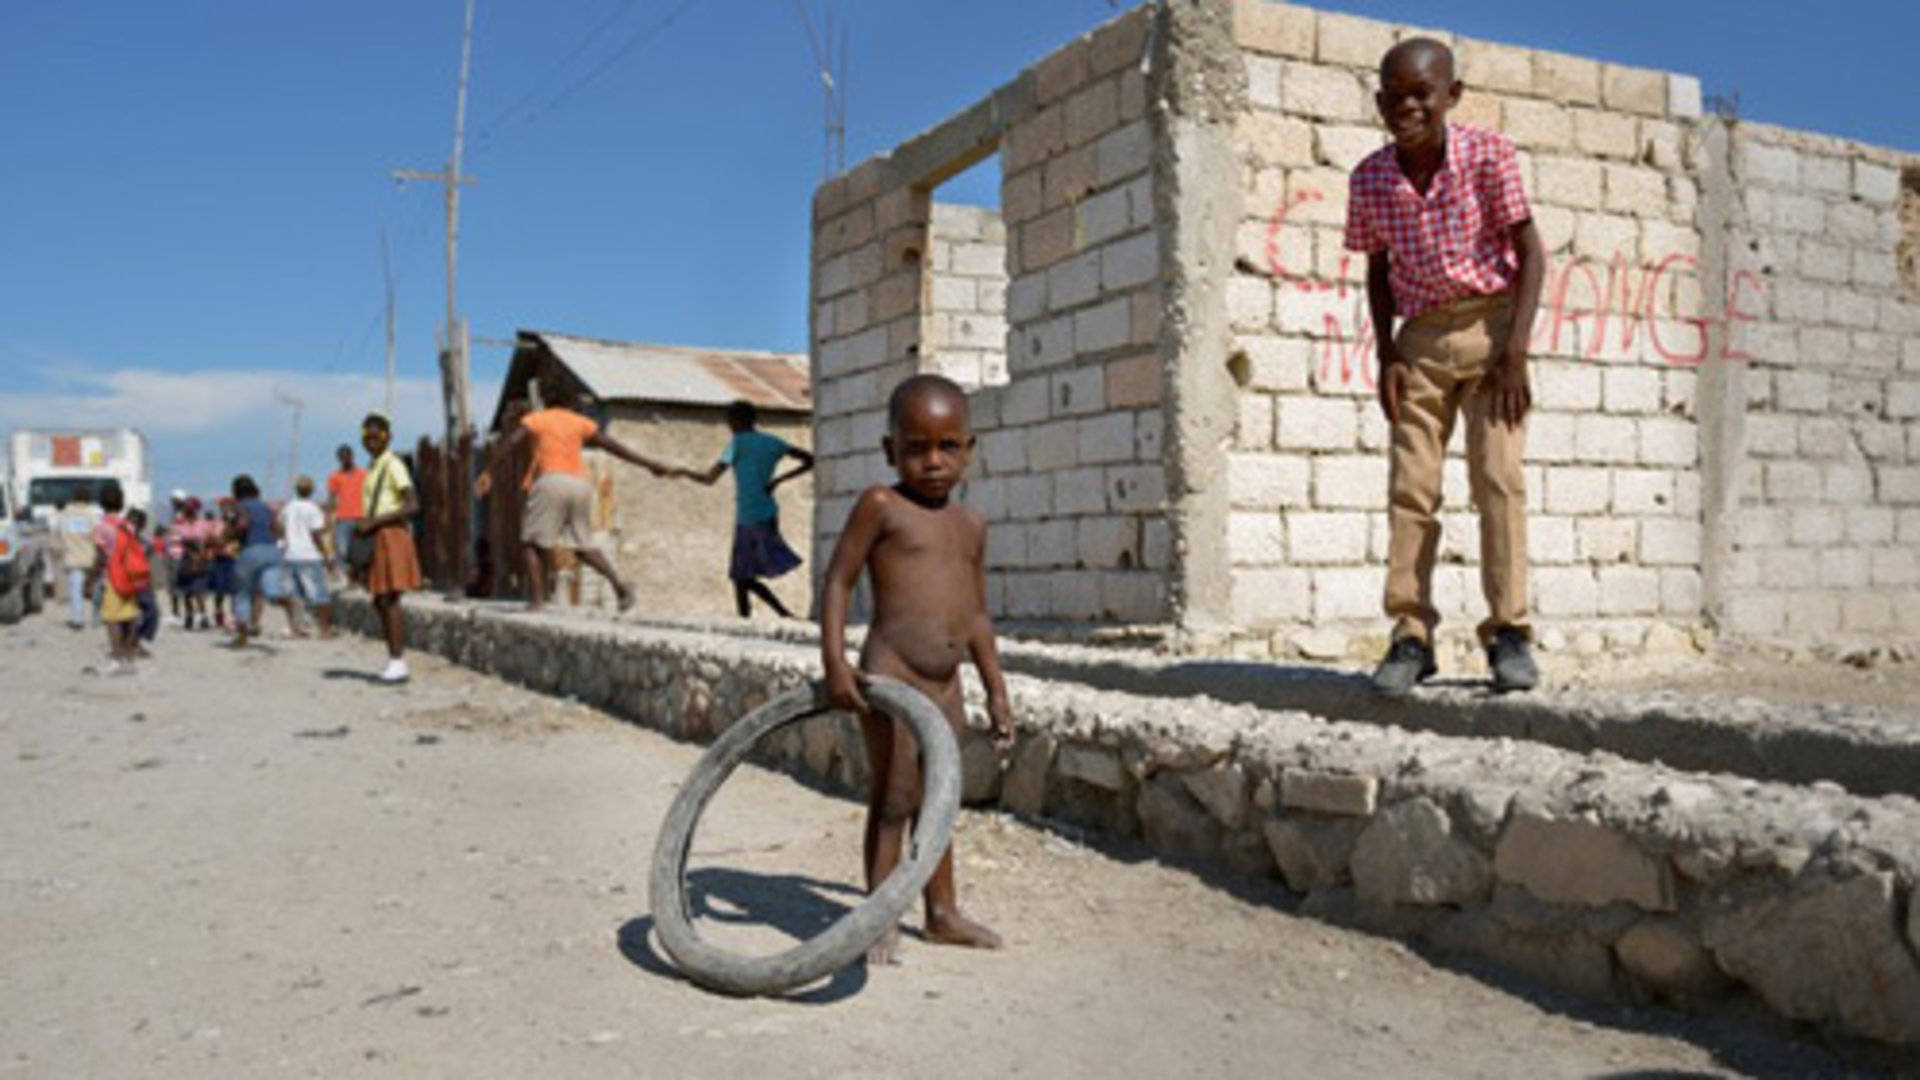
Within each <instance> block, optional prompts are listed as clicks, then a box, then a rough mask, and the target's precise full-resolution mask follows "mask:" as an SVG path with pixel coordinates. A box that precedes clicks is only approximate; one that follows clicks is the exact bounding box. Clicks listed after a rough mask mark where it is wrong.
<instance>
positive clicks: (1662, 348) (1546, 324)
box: [1264, 189, 1767, 390]
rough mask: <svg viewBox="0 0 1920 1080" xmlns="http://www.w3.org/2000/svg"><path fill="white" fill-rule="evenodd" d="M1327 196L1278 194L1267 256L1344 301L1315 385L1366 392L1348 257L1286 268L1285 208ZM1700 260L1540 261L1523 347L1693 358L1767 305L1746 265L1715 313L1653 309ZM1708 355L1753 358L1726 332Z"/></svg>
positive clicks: (1359, 310) (1315, 289)
mask: <svg viewBox="0 0 1920 1080" xmlns="http://www.w3.org/2000/svg"><path fill="white" fill-rule="evenodd" d="M1325 198H1326V196H1325V195H1324V194H1322V193H1321V192H1319V191H1314V190H1312V189H1306V190H1302V191H1299V192H1295V193H1294V194H1293V195H1292V196H1291V197H1289V198H1286V199H1282V200H1281V202H1280V204H1279V205H1278V206H1277V207H1275V208H1274V211H1273V215H1272V217H1271V218H1269V219H1268V222H1267V235H1266V249H1265V252H1264V254H1265V256H1266V263H1267V270H1268V272H1269V273H1271V274H1272V276H1273V279H1274V281H1275V282H1276V283H1277V284H1279V285H1280V286H1281V287H1282V288H1289V287H1290V288H1293V289H1296V290H1299V291H1301V292H1304V293H1322V294H1326V293H1331V294H1332V297H1331V299H1332V300H1333V301H1334V302H1335V303H1336V304H1338V303H1343V302H1344V303H1347V305H1348V306H1347V307H1346V308H1345V309H1344V310H1340V311H1339V312H1338V313H1337V314H1336V313H1335V312H1334V311H1325V312H1323V313H1322V314H1321V317H1320V322H1321V329H1320V344H1319V347H1318V349H1317V350H1316V358H1315V367H1316V370H1317V372H1318V379H1319V381H1320V382H1321V383H1322V384H1323V385H1324V384H1337V385H1341V386H1352V385H1354V382H1355V380H1356V378H1357V379H1358V381H1359V384H1360V385H1361V386H1363V387H1365V388H1366V389H1369V390H1371V389H1372V388H1373V386H1374V355H1373V347H1374V333H1375V330H1374V326H1373V318H1372V314H1371V312H1369V311H1368V309H1367V302H1366V289H1365V288H1364V287H1363V286H1356V285H1354V284H1352V283H1351V282H1350V281H1348V280H1347V279H1348V276H1349V273H1350V271H1351V270H1352V269H1353V265H1354V262H1355V255H1354V253H1353V252H1342V253H1341V254H1340V260H1339V263H1338V264H1337V266H1336V268H1335V270H1334V278H1333V280H1331V281H1328V280H1323V279H1319V278H1314V277H1308V276H1303V275H1300V274H1296V273H1294V272H1293V271H1291V270H1290V269H1288V267H1287V266H1286V265H1285V260H1284V258H1283V257H1282V253H1281V250H1280V239H1281V235H1280V231H1281V228H1282V227H1283V226H1284V225H1285V224H1286V219H1287V214H1288V213H1289V212H1291V211H1292V210H1294V209H1295V208H1297V207H1299V206H1301V205H1303V204H1305V203H1309V202H1318V201H1321V200H1323V199H1325ZM1699 265H1700V260H1699V259H1697V258H1695V257H1694V256H1692V255H1688V254H1685V253H1684V252H1673V253H1670V254H1667V255H1665V256H1662V257H1661V258H1660V259H1658V260H1657V261H1652V262H1641V263H1634V262H1633V261H1632V260H1630V259H1628V258H1627V256H1626V255H1625V254H1624V253H1616V254H1615V255H1614V257H1613V258H1612V259H1611V260H1609V261H1608V262H1606V263H1605V264H1602V263H1600V262H1599V261H1597V260H1595V259H1593V258H1590V257H1588V256H1585V255H1581V256H1575V257H1574V258H1571V259H1565V260H1561V261H1560V262H1559V265H1558V266H1556V265H1554V263H1553V262H1549V263H1548V265H1547V270H1546V280H1545V281H1544V282H1543V283H1542V286H1541V297H1540V313H1539V315H1538V316H1537V317H1536V318H1535V320H1534V324H1533V337H1532V340H1531V347H1532V348H1533V349H1535V350H1545V351H1546V352H1549V353H1552V354H1555V355H1563V356H1564V355H1577V356H1579V357H1581V358H1583V359H1589V360H1597V359H1600V358H1601V357H1602V356H1604V355H1607V354H1609V352H1610V349H1609V344H1608V343H1609V340H1611V341H1612V350H1611V351H1617V352H1620V353H1626V352H1629V351H1630V350H1632V349H1634V348H1635V347H1636V346H1637V345H1638V344H1639V342H1640V335H1641V334H1645V335H1646V342H1647V346H1648V347H1649V348H1650V349H1651V350H1652V352H1653V353H1654V354H1655V355H1657V356H1659V357H1660V359H1662V360H1663V361H1665V362H1667V363H1669V364H1687V365H1692V364H1702V363H1705V362H1706V361H1707V360H1708V359H1709V355H1708V354H1709V353H1710V352H1714V351H1715V350H1714V346H1713V339H1712V336H1711V334H1710V328H1711V327H1714V326H1726V327H1732V326H1734V325H1736V324H1739V323H1750V322H1755V321H1757V320H1758V319H1759V318H1760V312H1761V311H1762V310H1764V308H1765V303H1766V290H1767V286H1766V282H1765V281H1764V280H1763V279H1762V278H1761V277H1760V275H1758V274H1756V273H1754V272H1753V271H1751V270H1737V271H1735V272H1734V274H1733V276H1732V278H1731V280H1730V281H1729V283H1728V289H1727V303H1726V307H1725V310H1724V311H1722V312H1720V313H1718V314H1715V315H1705V316H1692V315H1676V316H1674V317H1672V318H1661V317H1659V316H1658V315H1657V309H1658V307H1659V298H1660V296H1661V289H1662V287H1663V286H1665V285H1667V284H1669V277H1670V276H1674V275H1681V274H1691V273H1694V272H1696V271H1697V270H1698V268H1699ZM1720 337H1721V341H1720V345H1719V348H1718V350H1717V358H1718V359H1720V360H1723V361H1730V362H1734V363H1741V362H1745V361H1749V360H1753V359H1755V357H1754V356H1752V355H1751V354H1749V353H1747V352H1745V351H1743V350H1741V349H1739V348H1738V347H1737V346H1736V344H1735V342H1734V340H1733V338H1734V335H1733V334H1732V333H1725V334H1722V335H1720Z"/></svg>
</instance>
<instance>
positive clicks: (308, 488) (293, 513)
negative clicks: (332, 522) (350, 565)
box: [279, 476, 358, 638]
mask: <svg viewBox="0 0 1920 1080" xmlns="http://www.w3.org/2000/svg"><path fill="white" fill-rule="evenodd" d="M293 491H294V496H295V498H293V499H292V500H291V501H289V502H288V503H287V505H285V506H283V507H281V508H280V528H279V531H280V535H281V537H282V538H283V543H284V544H285V545H286V546H285V548H284V549H283V550H282V552H281V563H280V565H281V571H282V577H283V578H284V579H285V584H286V587H287V591H288V599H289V601H291V599H292V596H293V594H296V593H297V594H298V595H299V597H300V599H301V601H302V602H303V603H304V604H306V606H307V610H308V611H310V612H312V613H313V618H314V621H315V622H317V623H319V626H320V636H321V637H323V638H330V637H332V636H333V600H332V598H330V597H329V596H328V595H327V564H326V561H325V556H324V554H323V548H324V545H325V543H326V536H327V515H326V513H325V512H324V511H322V510H321V509H320V507H319V505H318V504H317V503H315V502H314V501H313V478H312V477H310V476H302V477H300V478H299V479H298V480H295V481H294V482H293ZM355 494H356V495H357V494H358V492H356V493H355Z"/></svg>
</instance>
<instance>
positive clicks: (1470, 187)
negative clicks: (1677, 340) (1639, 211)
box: [1346, 38, 1546, 694]
mask: <svg viewBox="0 0 1920 1080" xmlns="http://www.w3.org/2000/svg"><path fill="white" fill-rule="evenodd" d="M1461 90H1462V87H1461V84H1460V82H1459V80H1457V79H1456V78H1454V65H1453V52H1452V50H1450V49H1448V48H1447V47H1446V46H1445V45H1443V44H1441V43H1440V42H1438V41H1434V40H1432V39H1429V38H1414V39H1411V40H1408V41H1403V42H1401V43H1400V44H1398V45H1396V46H1394V47H1393V48H1392V49H1390V50H1388V52H1387V54H1386V56H1385V57H1384V58H1382V59H1381V61H1380V91H1379V93H1377V94H1375V95H1374V104H1375V105H1376V106H1377V107H1378V108H1379V110H1380V117H1381V119H1383V120H1385V121H1386V125H1387V129H1388V130H1389V131H1390V132H1392V134H1393V142H1392V144H1391V145H1388V146H1385V147H1382V148H1381V149H1380V150H1378V151H1377V152H1375V153H1373V154H1372V155H1370V156H1368V157H1367V159H1366V160H1365V161H1362V162H1361V163H1360V164H1359V166H1358V167H1356V168H1355V169H1354V170H1353V177H1352V180H1351V183H1350V186H1349V189H1348V200H1347V229H1346V246H1347V247H1348V248H1349V249H1351V250H1353V251H1363V252H1366V254H1367V302H1368V305H1369V306H1370V308H1371V310H1372V313H1373V325H1374V327H1375V328H1376V332H1377V336H1378V339H1379V357H1380V377H1379V380H1378V382H1379V394H1380V407H1381V409H1382V410H1384V411H1385V413H1386V416H1387V422H1388V424H1389V425H1391V427H1392V436H1393V438H1392V445H1391V449H1390V450H1389V451H1388V453H1389V463H1390V466H1391V471H1390V477H1391V478H1390V480H1389V482H1388V487H1389V490H1388V510H1387V520H1388V526H1389V543H1388V555H1387V589H1386V609H1387V614H1388V615H1389V616H1390V617H1392V618H1393V620H1394V626H1393V644H1392V646H1391V647H1390V648H1389V649H1388V651H1387V656H1386V659H1384V660H1382V661H1381V662H1380V666H1379V668H1377V669H1376V670H1375V671H1374V675H1373V682H1374V686H1375V687H1376V688H1377V689H1379V690H1380V691H1382V692H1384V693H1390V694H1404V693H1406V692H1407V691H1409V690H1411V689H1412V688H1413V686H1414V684H1415V683H1416V682H1419V681H1420V680H1422V679H1425V678H1427V677H1428V676H1431V675H1432V674H1433V673H1434V671H1435V666H1434V660H1433V628H1434V626H1435V624H1437V623H1438V622H1439V621H1440V614H1439V612H1438V611H1436V610H1435V609H1434V606H1433V561H1434V552H1435V550H1436V549H1437V548H1438V547H1439V543H1440V522H1439V520H1438V519H1437V518H1436V517H1435V514H1436V512H1437V511H1438V510H1439V508H1440V466H1441V461H1442V460H1443V459H1444V458H1445V456H1446V448H1447V439H1448V437H1449V436H1450V435H1452V433H1453V427H1454V423H1455V421H1456V420H1458V419H1461V418H1462V416H1463V414H1464V419H1465V421H1466V427H1467V476H1468V479H1469V481H1470V484H1471V487H1472V495H1473V502H1474V505H1475V506H1476V507H1477V508H1478V509H1479V511H1480V585H1481V589H1482V591H1483V592H1485V594H1486V598H1487V607H1488V609H1489V612H1488V616H1487V619H1486V621H1485V622H1482V623H1481V624H1480V627H1479V636H1480V642H1481V644H1482V645H1484V646H1485V647H1486V649H1487V661H1488V666H1489V667H1490V668H1491V669H1492V671H1493V684H1494V688H1495V689H1496V690H1502V691H1505V690H1524V689H1529V688H1531V687H1532V686H1533V685H1534V684H1535V683H1537V682H1538V681H1539V677H1540V676H1539V670H1538V669H1537V668H1536V667H1535V666H1534V662H1533V656H1532V654H1531V652H1530V651H1529V649H1528V641H1529V640H1530V639H1531V638H1532V633H1531V631H1530V630H1529V628H1528V625H1527V520H1526V488H1525V482H1524V480H1523V479H1522V476H1521V471H1520V458H1521V454H1522V452H1523V450H1524V449H1525V445H1526V416H1527V409H1528V407H1529V406H1530V405H1531V404H1532V392H1531V390H1530V389H1529V388H1528V384H1527V340H1528V338H1529V337H1530V336H1531V335H1532V332H1533V319H1534V313H1535V311H1536V310H1537V309H1538V308H1539V305H1540V282H1541V278H1542V276H1543V274H1544V271H1545V266H1546V253H1545V251H1544V250H1543V249H1542V247H1541V244H1540V234H1539V232H1538V231H1537V230H1536V229H1535V228H1534V225H1533V212H1532V210H1531V209H1529V208H1528V206H1527V194H1526V191H1525V190H1524V189H1523V187H1522V185H1521V180H1520V169H1519V166H1518V165H1517V164H1516V163H1515V160H1514V151H1513V144H1512V143H1510V142H1508V141H1507V140H1506V139H1505V138H1504V137H1502V136H1500V135H1497V134H1494V133H1492V132H1487V131H1480V130H1478V129H1475V128H1470V127H1465V126H1463V125H1459V124H1453V125H1449V124H1448V123H1447V112H1448V110H1450V109H1452V108H1453V107H1454V106H1455V105H1457V104H1459V101H1460V94H1461ZM1395 315H1398V316H1400V318H1401V319H1403V320H1404V322H1403V324H1402V325H1401V327H1400V329H1399V332H1398V333H1395V332H1393V319H1394V316H1395Z"/></svg>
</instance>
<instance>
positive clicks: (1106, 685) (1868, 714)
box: [637, 618, 1920, 797]
mask: <svg viewBox="0 0 1920 1080" xmlns="http://www.w3.org/2000/svg"><path fill="white" fill-rule="evenodd" d="M637 621H639V622H641V623H643V624H645V625H649V626H656V627H660V628H664V629H673V630H684V631H689V632H692V633H702V634H722V635H726V636H730V637H748V638H760V639H766V638H773V639H776V640H780V641H785V642H789V643H792V644H799V645H806V646H808V647H810V648H816V649H817V648H818V647H819V642H820V634H819V630H818V628H816V627H815V626H813V625H812V624H811V623H799V622H786V623H753V624H749V623H742V622H740V621H739V620H738V619H682V618H647V619H641V620H637ZM861 632H862V630H861V628H859V627H852V628H850V629H849V640H850V642H851V643H852V644H853V646H854V647H857V646H858V642H859V639H860V634H861ZM1000 659H1001V662H1002V663H1003V664H1004V665H1005V666H1006V669H1007V670H1008V671H1010V672H1016V673H1019V674H1022V675H1031V676H1033V677H1035V678H1037V679H1047V680H1053V681H1057V682H1069V683H1075V684H1078V685H1081V686H1088V687H1093V688H1096V689H1101V690H1118V691H1121V692H1122V693H1127V694H1140V695H1147V696H1150V697H1161V698H1169V697H1171V698H1189V697H1197V696H1201V695H1205V696H1207V697H1210V698H1213V699H1214V700H1216V701H1220V702H1224V703H1227V704H1235V705H1254V706H1258V707H1259V708H1262V709H1274V710H1297V711H1300V712H1306V713H1310V714H1312V715H1314V716H1319V717H1324V718H1326V719H1329V720H1354V721H1360V722H1363V723H1368V724H1392V725H1397V726H1399V727H1404V728H1409V729H1412V730H1417V731H1431V732H1434V733H1436V734H1440V735H1463V736H1471V737H1474V738H1481V739H1497V738H1510V739H1525V740H1528V741H1531V742H1537V743H1544V744H1546V745H1548V746H1557V747H1560V748H1561V749H1564V750H1573V751H1576V752H1579V753H1586V752H1589V751H1604V752H1606V753H1610V754H1618V755H1619V756H1621V757H1624V758H1631V759H1633V760H1635V761H1644V762H1648V763H1653V764H1662V765H1668V766H1671V767H1673V768H1678V769H1686V770H1690V771H1694V772H1724V773H1732V774H1734V775H1736V776H1741V777H1746V778H1748V779H1752V780H1776V781H1783V782H1787V783H1796V784H1810V783H1815V782H1817V781H1829V782H1832V783H1835V784H1839V785H1840V786H1841V787H1843V788H1845V789H1846V790H1847V791H1849V792H1851V793H1853V794H1855V795H1910V796H1915V797H1920V718H1916V717H1915V716H1914V715H1913V714H1911V713H1902V712H1895V711H1892V710H1889V709H1882V708H1875V707H1872V706H1865V705H1809V704H1785V703H1780V702H1771V701H1761V700H1758V699H1754V698H1739V697H1721V696H1715V695H1702V694H1681V693H1672V692H1664V691H1638V692H1627V691H1607V690H1581V689H1561V688H1551V687H1550V688H1548V689H1545V690H1540V691H1536V692H1534V693H1529V694H1516V695H1510V696H1499V695H1493V694H1489V693H1488V692H1487V691H1486V689H1485V688H1484V687H1482V686H1457V687H1438V686H1434V685H1431V684H1429V685H1428V686H1427V687H1425V688H1423V689H1422V690H1421V691H1420V692H1418V693H1417V694H1414V695H1412V696H1409V697H1406V698H1401V699H1393V698H1383V697H1381V696H1380V695H1379V694H1377V693H1375V692H1374V690H1373V688H1372V686H1371V685H1370V684H1369V683H1368V682H1367V680H1366V679H1364V678H1362V677H1361V676H1359V675H1357V674H1353V673H1349V672H1343V671H1339V670H1336V669H1334V668H1330V667H1316V666H1313V665H1310V664H1291V665H1288V664H1274V663H1270V662H1253V661H1243V660H1221V659H1205V658H1194V657H1183V656H1169V655H1164V654H1161V653H1156V652H1151V651H1148V650H1145V649H1139V648H1132V649H1124V648H1112V647H1099V646H1088V645H1067V644H1059V643H1052V642H1033V641H1014V640H1010V639H1003V640H1002V641H1001V642H1000Z"/></svg>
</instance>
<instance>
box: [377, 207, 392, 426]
mask: <svg viewBox="0 0 1920 1080" xmlns="http://www.w3.org/2000/svg"><path fill="white" fill-rule="evenodd" d="M380 274H381V276H382V277H384V278H385V279H386V282H387V398H386V411H385V413H384V414H383V415H385V416H386V418H387V420H388V422H392V420H393V258H392V254H391V252H389V251H388V249H387V231H386V230H385V229H382V230H380Z"/></svg>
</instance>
